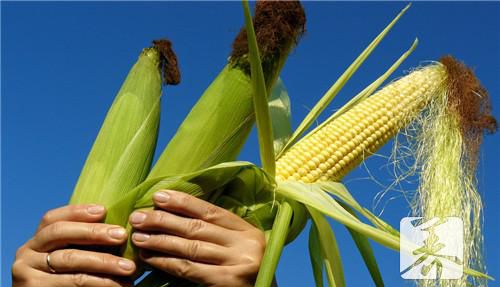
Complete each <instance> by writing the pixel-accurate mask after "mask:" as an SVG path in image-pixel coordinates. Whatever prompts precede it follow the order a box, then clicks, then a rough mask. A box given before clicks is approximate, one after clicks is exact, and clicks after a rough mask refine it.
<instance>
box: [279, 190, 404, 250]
mask: <svg viewBox="0 0 500 287" xmlns="http://www.w3.org/2000/svg"><path fill="white" fill-rule="evenodd" d="M276 191H277V193H279V194H281V195H282V196H283V197H285V198H290V199H293V200H295V201H298V202H300V203H302V204H304V205H306V207H312V208H315V209H317V210H318V211H320V212H321V213H323V214H324V215H327V216H329V217H331V218H333V219H334V220H336V221H338V222H340V223H342V224H344V225H346V226H348V227H350V228H352V229H354V230H356V231H357V232H359V233H361V234H363V235H365V236H367V237H369V238H371V239H373V240H374V241H376V242H378V243H380V244H382V245H383V246H386V247H388V248H391V249H394V250H399V237H398V236H395V235H394V234H391V233H389V232H387V231H384V230H380V229H378V228H375V227H373V226H370V225H368V224H365V223H363V222H361V221H360V220H359V219H357V218H356V217H354V216H353V215H352V214H350V213H349V212H348V211H346V210H345V209H344V208H343V207H342V206H341V205H340V204H339V203H338V202H337V201H335V200H334V199H333V198H332V197H330V196H329V195H328V194H327V193H325V192H324V191H322V189H321V187H320V186H319V185H316V184H304V183H299V182H293V181H284V182H280V183H279V184H278V188H277V189H276Z"/></svg>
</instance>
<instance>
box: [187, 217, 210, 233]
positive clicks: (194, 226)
mask: <svg viewBox="0 0 500 287" xmlns="http://www.w3.org/2000/svg"><path fill="white" fill-rule="evenodd" d="M205 228H206V222H205V221H203V220H200V219H191V220H189V221H188V224H187V230H186V235H187V236H188V237H194V236H195V235H196V234H197V233H199V232H200V231H202V230H203V229H205Z"/></svg>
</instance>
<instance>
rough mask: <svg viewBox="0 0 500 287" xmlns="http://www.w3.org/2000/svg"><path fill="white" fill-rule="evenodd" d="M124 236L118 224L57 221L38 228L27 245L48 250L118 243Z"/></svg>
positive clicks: (122, 240)
mask: <svg viewBox="0 0 500 287" xmlns="http://www.w3.org/2000/svg"><path fill="white" fill-rule="evenodd" d="M126 238H127V232H126V230H125V229H124V228H123V227H120V226H116V225H109V224H104V223H82V222H68V221H59V222H56V223H53V224H50V225H48V226H46V227H44V228H43V229H42V230H40V232H38V233H37V234H36V236H35V237H34V238H33V239H32V240H31V241H30V242H29V245H30V248H32V249H33V250H36V251H39V252H49V251H52V250H55V249H59V248H63V247H65V246H67V245H69V244H76V245H120V244H122V243H123V242H124V241H125V240H126Z"/></svg>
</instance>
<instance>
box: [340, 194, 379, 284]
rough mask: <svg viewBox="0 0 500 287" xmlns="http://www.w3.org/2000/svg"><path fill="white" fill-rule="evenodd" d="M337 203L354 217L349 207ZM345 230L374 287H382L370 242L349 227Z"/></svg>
mask: <svg viewBox="0 0 500 287" xmlns="http://www.w3.org/2000/svg"><path fill="white" fill-rule="evenodd" d="M339 203H340V205H341V206H342V207H343V208H344V209H345V210H347V211H348V212H349V213H350V214H352V215H354V216H356V213H355V212H354V210H353V209H352V208H351V207H349V206H348V205H347V204H345V203H342V202H339ZM356 217H357V216H356ZM346 228H347V230H348V231H349V233H350V234H351V237H352V239H353V240H354V243H356V247H357V248H358V250H359V253H360V254H361V256H362V257H363V261H364V262H365V265H366V267H367V268H368V271H369V272H370V276H371V277H372V279H373V283H375V286H377V287H383V286H384V280H383V279H382V275H381V274H380V270H379V268H378V264H377V260H376V259H375V255H374V254H373V250H372V247H371V245H370V242H369V241H368V238H366V236H364V235H362V234H360V233H358V232H356V231H354V230H352V229H351V228H349V227H346Z"/></svg>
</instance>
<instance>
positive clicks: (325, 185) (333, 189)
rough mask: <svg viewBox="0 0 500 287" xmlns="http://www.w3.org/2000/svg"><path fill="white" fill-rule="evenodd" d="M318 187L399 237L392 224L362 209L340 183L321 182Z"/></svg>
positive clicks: (374, 223) (377, 225) (382, 228)
mask: <svg viewBox="0 0 500 287" xmlns="http://www.w3.org/2000/svg"><path fill="white" fill-rule="evenodd" d="M318 185H319V186H320V187H321V189H322V190H323V191H326V192H328V193H330V194H332V195H333V196H335V197H338V198H339V199H340V200H342V201H343V202H345V203H346V204H348V205H349V206H350V207H352V208H353V209H354V210H356V211H357V212H359V213H360V214H362V215H363V216H364V217H365V218H366V219H368V220H369V221H370V222H371V223H372V224H373V225H375V226H376V227H377V228H379V229H381V230H385V231H387V232H390V233H392V234H394V235H396V236H399V231H397V230H396V229H395V228H393V227H392V226H391V225H390V224H388V223H386V222H385V221H383V220H382V219H381V218H379V217H378V216H376V215H374V214H373V213H372V212H371V211H370V210H368V209H366V208H364V207H362V206H361V205H360V204H359V203H358V202H357V201H356V200H355V199H354V197H353V196H352V195H351V193H350V192H349V191H348V190H347V188H346V187H345V185H343V184H342V183H340V182H331V181H328V182H319V183H318Z"/></svg>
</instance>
